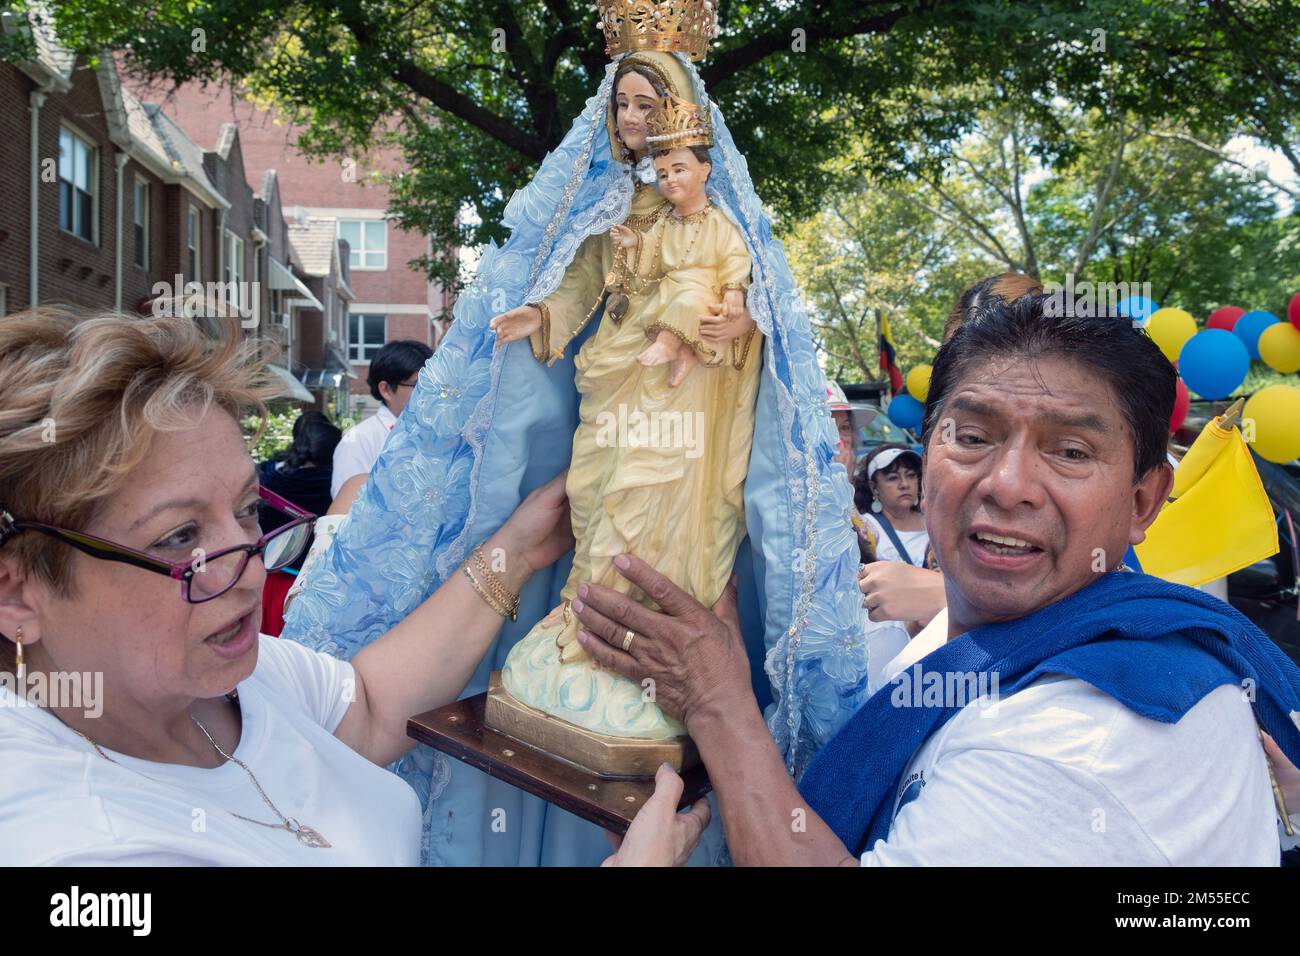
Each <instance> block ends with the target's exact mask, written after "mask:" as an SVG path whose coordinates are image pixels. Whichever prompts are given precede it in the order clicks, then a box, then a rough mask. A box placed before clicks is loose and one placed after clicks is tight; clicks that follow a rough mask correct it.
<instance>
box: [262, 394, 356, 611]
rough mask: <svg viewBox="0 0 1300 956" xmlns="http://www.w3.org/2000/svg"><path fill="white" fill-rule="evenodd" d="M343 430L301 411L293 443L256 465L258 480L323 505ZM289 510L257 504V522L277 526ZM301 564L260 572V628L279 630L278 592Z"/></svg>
mask: <svg viewBox="0 0 1300 956" xmlns="http://www.w3.org/2000/svg"><path fill="white" fill-rule="evenodd" d="M342 438H343V432H342V431H340V430H339V428H338V426H337V425H335V424H334V423H333V422H331V421H330V420H329V418H327V417H326V416H325V415H324V413H322V412H318V411H315V410H311V411H306V412H303V413H302V414H301V415H299V416H298V418H297V419H296V420H295V421H294V423H293V444H292V445H290V446H289V447H288V448H287V449H285V450H284V451H282V452H280V453H279V454H277V455H275V456H274V457H272V458H270V459H268V460H267V461H264V462H262V463H261V464H260V465H258V466H257V474H258V480H259V481H260V482H261V483H262V487H263V488H268V489H270V490H271V491H273V492H275V493H276V494H277V495H279V496H280V497H281V498H284V499H285V500H287V501H290V502H292V503H293V504H295V505H297V506H298V507H299V508H302V509H303V510H305V511H310V512H311V513H312V514H314V515H323V514H324V513H325V512H326V511H328V510H329V506H330V501H331V500H332V498H331V495H330V475H331V473H332V472H333V468H334V450H335V449H336V448H337V447H338V444H339V441H340V440H341V439H342ZM288 520H289V516H288V515H286V514H285V513H284V512H282V511H280V510H279V509H278V508H274V507H271V506H269V505H267V504H265V503H262V504H260V505H259V506H258V523H259V524H260V526H261V528H262V533H263V534H265V533H266V532H268V531H273V530H274V529H276V528H278V527H280V526H281V525H283V524H284V523H286V522H287V521H288ZM301 566H302V560H301V559H299V560H297V561H295V562H293V563H292V564H290V565H289V566H288V567H287V568H285V569H284V570H282V571H272V572H270V573H269V574H267V576H266V586H265V587H264V588H263V589H262V633H264V634H270V635H272V636H274V637H279V636H280V631H281V629H282V628H283V627H284V596H285V594H286V593H287V592H288V590H289V587H290V586H291V585H292V584H293V579H294V577H295V575H296V573H297V571H298V570H299V568H301Z"/></svg>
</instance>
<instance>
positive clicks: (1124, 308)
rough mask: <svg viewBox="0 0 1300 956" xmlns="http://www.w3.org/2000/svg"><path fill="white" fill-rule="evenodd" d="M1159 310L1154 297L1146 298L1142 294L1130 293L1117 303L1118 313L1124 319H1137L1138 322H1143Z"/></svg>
mask: <svg viewBox="0 0 1300 956" xmlns="http://www.w3.org/2000/svg"><path fill="white" fill-rule="evenodd" d="M1159 310H1160V306H1159V305H1157V304H1156V301H1155V299H1148V298H1147V297H1146V296H1144V295H1131V296H1129V297H1128V298H1127V299H1125V300H1124V301H1122V302H1121V303H1120V304H1119V314H1120V315H1122V316H1124V317H1125V318H1126V319H1137V320H1138V321H1139V322H1145V321H1146V320H1147V319H1149V318H1151V316H1152V315H1154V314H1155V313H1156V312H1158V311H1159Z"/></svg>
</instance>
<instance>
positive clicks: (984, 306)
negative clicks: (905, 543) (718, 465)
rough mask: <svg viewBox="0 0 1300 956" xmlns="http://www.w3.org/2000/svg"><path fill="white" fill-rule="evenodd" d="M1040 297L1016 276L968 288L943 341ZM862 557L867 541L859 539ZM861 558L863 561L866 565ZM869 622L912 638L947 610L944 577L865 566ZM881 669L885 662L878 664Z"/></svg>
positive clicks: (911, 568) (895, 566)
mask: <svg viewBox="0 0 1300 956" xmlns="http://www.w3.org/2000/svg"><path fill="white" fill-rule="evenodd" d="M1042 291H1043V284H1042V283H1041V282H1039V281H1038V280H1037V279H1032V278H1030V277H1029V276H1026V275H1021V274H1020V273H1019V272H1004V273H1002V274H1001V275H996V276H989V277H988V278H986V279H981V280H980V281H978V282H975V283H973V284H972V285H970V286H968V287H967V288H966V289H965V290H964V291H963V292H962V293H961V295H959V296H958V297H957V301H956V302H954V303H953V307H952V311H951V312H949V313H948V319H947V321H945V322H944V326H943V341H945V342H947V341H948V340H949V339H950V338H952V337H953V335H954V334H955V333H956V331H957V330H958V329H959V328H961V326H962V325H963V324H964V323H966V322H967V321H968V320H971V319H975V318H978V317H979V315H980V314H982V313H983V312H985V311H987V310H988V309H990V308H993V307H995V306H997V305H998V304H1010V303H1012V302H1015V301H1016V300H1017V299H1020V298H1021V297H1023V296H1026V295H1030V294H1037V293H1041V292H1042ZM859 541H860V542H861V543H862V545H863V549H864V552H865V545H866V543H867V542H866V539H865V538H863V537H862V536H859ZM869 557H870V556H869V555H867V554H866V553H864V554H863V561H864V562H866V561H867V560H868V559H869ZM858 587H859V588H860V589H861V591H862V595H863V599H864V600H865V601H866V602H867V607H869V608H871V613H870V618H871V620H872V621H873V622H874V621H910V622H912V623H911V624H910V625H909V626H908V630H909V632H910V633H913V634H915V633H916V631H917V630H918V629H919V628H918V627H917V625H918V624H919V625H924V624H926V623H928V622H929V621H931V620H933V618H934V617H935V615H937V614H939V613H940V612H942V611H943V609H944V606H945V604H946V600H947V599H946V598H945V596H944V587H943V575H942V574H940V573H936V572H935V571H932V570H926V569H925V568H922V567H920V566H915V565H909V564H902V563H899V562H894V561H877V562H875V563H874V564H868V565H867V567H866V568H864V569H863V571H862V574H861V575H860V577H859V579H858ZM878 663H879V664H880V665H882V666H883V664H884V663H886V661H880V662H878Z"/></svg>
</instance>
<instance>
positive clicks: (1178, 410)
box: [1169, 378, 1192, 433]
mask: <svg viewBox="0 0 1300 956" xmlns="http://www.w3.org/2000/svg"><path fill="white" fill-rule="evenodd" d="M1191 405H1192V393H1191V392H1189V391H1188V390H1187V386H1186V385H1184V384H1183V380H1182V379H1181V378H1177V379H1175V380H1174V413H1173V415H1171V416H1170V417H1169V431H1170V432H1171V433H1172V432H1176V431H1178V429H1180V428H1182V427H1183V420H1184V419H1186V418H1187V409H1189V408H1190V407H1191Z"/></svg>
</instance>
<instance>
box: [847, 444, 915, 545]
mask: <svg viewBox="0 0 1300 956" xmlns="http://www.w3.org/2000/svg"><path fill="white" fill-rule="evenodd" d="M853 503H854V505H855V506H856V507H857V509H858V513H859V514H861V515H862V520H863V523H864V525H865V528H864V530H863V532H862V533H863V535H864V536H866V538H867V541H868V543H869V546H870V551H871V553H872V554H873V555H874V558H873V560H876V561H903V562H906V563H907V564H910V565H912V566H913V567H925V566H926V564H927V558H928V557H930V556H929V555H928V554H927V552H928V550H929V547H930V536H929V534H927V533H926V530H925V518H924V516H922V514H921V456H920V455H918V454H917V453H916V452H914V451H912V450H911V449H910V448H908V447H907V446H906V445H879V446H877V447H876V448H875V449H874V450H873V451H872V452H871V454H870V455H868V456H867V458H866V459H864V460H863V462H862V466H861V467H860V468H859V469H858V474H857V477H856V479H855V480H854V483H853Z"/></svg>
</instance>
